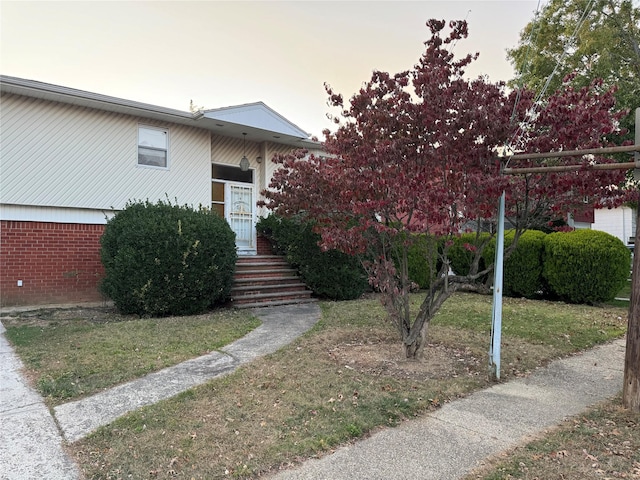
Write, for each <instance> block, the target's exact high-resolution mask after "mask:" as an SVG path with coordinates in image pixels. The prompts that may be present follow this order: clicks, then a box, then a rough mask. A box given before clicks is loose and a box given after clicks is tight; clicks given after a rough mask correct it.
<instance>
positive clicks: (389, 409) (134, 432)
mask: <svg viewBox="0 0 640 480" xmlns="http://www.w3.org/2000/svg"><path fill="white" fill-rule="evenodd" d="M418 302H419V297H418V296H417V295H416V296H415V297H414V307H416V308H417V304H418ZM321 307H322V311H323V316H322V319H321V321H320V322H319V323H318V324H317V325H316V327H314V328H313V329H312V331H311V332H309V333H307V334H306V335H305V336H303V337H301V338H300V339H298V340H296V341H295V342H293V343H292V344H291V345H289V346H287V347H285V348H283V349H281V350H280V351H278V352H276V353H274V354H272V355H269V356H266V357H264V358H261V359H258V360H256V361H254V362H252V363H251V364H248V365H246V366H244V367H242V368H240V369H238V370H237V371H236V372H234V373H232V374H230V375H228V376H226V377H223V378H219V379H215V380H213V381H211V382H208V383H207V384H205V385H202V386H200V387H197V388H195V389H192V390H189V391H187V392H185V393H183V394H181V395H178V396H176V397H174V398H171V399H169V400H166V401H162V402H159V403H158V404H156V405H153V406H150V407H145V408H142V409H140V410H137V411H135V412H133V413H131V414H129V415H126V416H124V417H122V418H120V419H118V420H117V421H115V422H114V423H113V424H111V425H108V426H106V427H103V428H101V429H100V430H98V431H97V432H96V433H94V434H93V435H91V436H90V437H88V438H86V439H84V440H81V441H79V442H76V443H74V444H73V445H71V446H70V447H69V449H70V451H71V454H72V455H73V456H74V458H76V460H77V461H78V463H79V464H80V466H81V468H82V470H83V472H84V474H85V476H86V478H96V479H97V478H104V479H108V478H170V477H172V476H184V477H186V478H194V479H199V478H206V479H218V478H230V477H231V478H249V477H255V476H259V475H262V474H265V473H268V472H273V471H275V470H277V469H278V468H281V467H283V466H284V467H286V466H289V465H292V464H295V463H298V462H299V461H301V460H303V459H305V458H309V457H314V456H319V455H322V454H324V453H326V452H327V451H330V450H331V449H333V448H335V447H336V446H338V445H340V444H344V443H347V442H350V441H353V440H354V439H357V438H361V437H363V436H366V435H368V434H369V433H371V432H373V431H375V430H376V429H379V428H382V427H390V426H394V425H397V424H398V423H399V422H402V421H403V420H406V419H410V418H412V417H414V416H417V415H420V414H422V413H424V412H426V411H428V410H432V409H435V408H438V407H439V406H440V405H442V404H443V403H445V402H448V401H451V400H453V399H455V398H457V397H460V396H463V395H466V394H468V393H469V392H472V391H474V390H477V389H479V388H483V387H486V386H487V385H488V384H489V382H488V380H487V375H486V373H487V366H486V362H487V349H488V343H489V334H488V332H489V329H490V312H491V299H490V298H488V297H485V296H479V295H473V294H456V295H455V296H454V297H452V298H451V299H450V300H449V301H448V302H447V303H446V304H445V306H444V308H443V309H442V311H441V312H440V313H439V314H438V315H437V317H436V318H435V319H434V321H433V325H432V327H431V330H430V333H429V343H430V345H429V347H428V349H427V355H426V361H425V362H426V363H427V364H428V362H429V361H435V360H438V359H439V360H440V361H442V362H443V363H442V365H444V366H442V365H441V366H440V367H437V365H438V363H437V362H436V363H435V364H434V365H436V367H437V368H435V367H434V371H431V370H430V369H427V370H428V371H422V370H419V369H416V368H417V366H418V365H417V364H415V362H413V363H412V362H408V361H402V360H400V359H398V358H394V359H389V360H392V361H381V362H374V361H371V360H368V357H367V355H370V354H373V353H376V352H380V351H383V352H386V353H388V352H392V351H394V350H393V349H394V348H396V349H397V350H396V351H397V352H398V353H399V351H400V349H399V345H398V340H397V335H396V333H395V332H394V331H393V329H392V328H391V327H390V326H389V325H388V324H387V323H385V322H384V318H385V315H384V312H383V310H382V309H381V307H380V305H379V303H378V302H377V301H376V300H357V301H350V302H339V303H331V302H323V303H322V304H321ZM503 323H504V326H505V331H504V334H503V349H502V353H503V358H502V364H503V377H504V378H505V379H508V378H512V377H514V376H521V375H525V374H526V373H527V371H529V370H531V369H534V368H536V367H537V366H539V365H544V364H545V363H547V362H549V361H550V360H551V359H553V358H557V357H559V356H563V355H566V354H568V353H570V352H573V351H577V350H580V349H583V348H588V347H591V346H593V345H595V344H598V343H602V342H606V341H609V340H611V339H612V338H616V337H620V336H621V335H623V333H624V329H625V325H626V311H625V310H624V309H620V308H616V307H611V306H605V307H585V306H576V305H565V304H554V303H551V302H536V301H529V300H519V299H505V308H504V320H503ZM73 341H75V340H74V339H73V337H68V338H66V342H67V343H68V342H73ZM130 353H131V352H130ZM24 354H25V353H24V352H23V353H22V354H21V355H24ZM445 360H446V362H445ZM540 478H544V477H540Z"/></svg>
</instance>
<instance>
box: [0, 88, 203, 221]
mask: <svg viewBox="0 0 640 480" xmlns="http://www.w3.org/2000/svg"><path fill="white" fill-rule="evenodd" d="M1 122H2V123H1V131H2V165H1V168H2V175H1V178H0V202H1V203H3V204H13V205H32V206H50V207H69V208H85V209H86V208H88V209H96V210H110V209H111V208H114V209H116V210H118V209H121V208H123V207H124V206H125V204H126V203H127V201H128V200H134V199H136V200H147V199H148V200H150V201H152V202H154V201H157V200H160V199H166V198H167V196H168V198H169V199H170V200H171V201H177V202H178V203H180V204H190V205H196V206H197V205H199V204H202V205H207V204H209V202H210V201H211V198H210V197H211V160H210V159H211V150H210V149H211V140H210V133H209V132H207V131H206V130H201V129H198V128H194V127H188V126H183V125H178V124H171V125H167V124H166V123H162V124H159V123H158V124H156V122H154V121H152V120H148V119H141V118H138V117H132V116H128V115H122V114H116V113H110V112H103V111H98V110H92V109H88V108H81V107H76V106H73V105H66V104H59V103H54V102H48V101H44V100H37V99H33V98H27V97H21V96H16V95H3V96H2V117H1ZM141 123H143V124H145V125H150V126H152V127H153V126H155V127H159V128H168V127H170V129H171V139H170V165H171V170H170V171H169V170H167V169H161V168H139V167H138V161H137V158H138V125H139V124H141Z"/></svg>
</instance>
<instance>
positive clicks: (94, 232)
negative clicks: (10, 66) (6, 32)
mask: <svg viewBox="0 0 640 480" xmlns="http://www.w3.org/2000/svg"><path fill="white" fill-rule="evenodd" d="M0 91H1V102H2V103H1V117H0V128H1V131H0V135H1V137H0V139H1V150H0V162H1V163H0V304H1V305H19V304H43V303H53V302H77V301H85V300H99V299H100V298H101V297H100V295H99V293H98V290H97V284H98V281H99V279H100V278H101V276H102V274H103V269H102V265H101V263H100V258H99V249H100V244H99V239H100V236H101V235H102V232H103V230H104V226H105V224H106V221H107V219H108V218H109V217H110V216H112V215H113V214H114V212H115V211H117V210H119V209H122V208H123V207H124V206H125V204H126V203H127V201H129V200H147V199H148V200H150V201H151V202H155V201H157V200H161V199H162V200H165V199H167V198H168V199H169V200H170V201H172V202H177V203H179V204H181V205H183V204H189V205H193V206H198V205H204V206H210V207H211V208H212V209H213V210H216V211H218V212H219V213H220V214H221V215H224V217H225V218H226V219H227V220H228V221H229V224H230V225H231V228H232V229H233V231H234V232H235V233H236V238H237V247H238V250H239V253H241V254H255V253H256V252H257V251H258V248H259V247H258V243H257V238H256V232H255V223H256V219H257V218H258V217H259V216H260V215H261V214H263V213H264V212H261V211H258V210H257V209H256V202H257V200H258V197H259V192H260V191H261V190H263V189H265V188H266V187H267V186H268V184H269V181H270V178H271V176H272V174H273V170H274V168H275V165H274V164H273V163H272V162H271V161H270V159H271V158H272V156H273V155H274V154H275V153H286V152H289V151H291V150H293V149H298V148H307V149H309V150H311V151H314V150H316V151H318V152H319V150H320V144H319V143H317V142H314V141H312V140H310V139H309V134H307V133H306V132H304V131H303V130H301V129H300V128H299V127H297V126H296V125H294V124H293V123H291V122H290V121H288V120H287V119H285V118H284V117H282V116H281V115H279V114H278V113H277V112H275V111H274V110H272V109H270V108H269V107H267V106H266V105H265V104H263V103H261V102H259V103H252V104H247V105H239V106H234V107H228V108H220V109H214V110H205V111H201V112H197V113H190V112H183V111H179V110H173V109H168V108H163V107H158V106H154V105H148V104H144V103H139V102H134V101H130V100H124V99H121V98H114V97H109V96H105V95H100V94H96V93H91V92H85V91H80V90H75V89H71V88H67V87H62V86H57V85H51V84H46V83H42V82H37V81H32V80H25V79H20V78H15V77H8V76H0ZM245 156H246V158H247V159H248V165H247V167H248V168H247V169H246V170H243V169H241V168H240V166H239V164H240V161H241V159H242V158H243V157H245Z"/></svg>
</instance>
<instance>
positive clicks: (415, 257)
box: [407, 235, 439, 288]
mask: <svg viewBox="0 0 640 480" xmlns="http://www.w3.org/2000/svg"><path fill="white" fill-rule="evenodd" d="M407 257H408V258H407V259H408V262H409V280H411V281H412V282H414V283H416V284H417V285H418V286H419V287H420V288H429V286H430V285H431V282H432V281H433V279H434V278H435V277H436V275H437V273H438V269H439V264H438V244H437V240H436V239H435V238H434V237H430V236H427V235H416V236H415V238H414V241H413V243H412V244H411V245H410V246H409V250H408V252H407Z"/></svg>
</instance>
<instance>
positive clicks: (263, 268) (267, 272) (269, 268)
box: [231, 255, 315, 308]
mask: <svg viewBox="0 0 640 480" xmlns="http://www.w3.org/2000/svg"><path fill="white" fill-rule="evenodd" d="M309 301H315V299H313V298H312V297H311V291H310V290H309V289H308V288H307V287H306V285H305V284H304V282H303V281H302V280H301V279H300V277H299V276H298V275H297V272H296V270H295V269H293V268H291V267H290V266H289V264H288V263H287V261H286V258H285V257H284V256H279V255H254V256H247V257H239V258H238V261H237V263H236V271H235V274H234V286H233V289H232V290H231V304H232V305H233V306H234V307H237V308H253V307H255V306H260V307H264V306H269V305H287V304H295V303H307V302H309Z"/></svg>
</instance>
